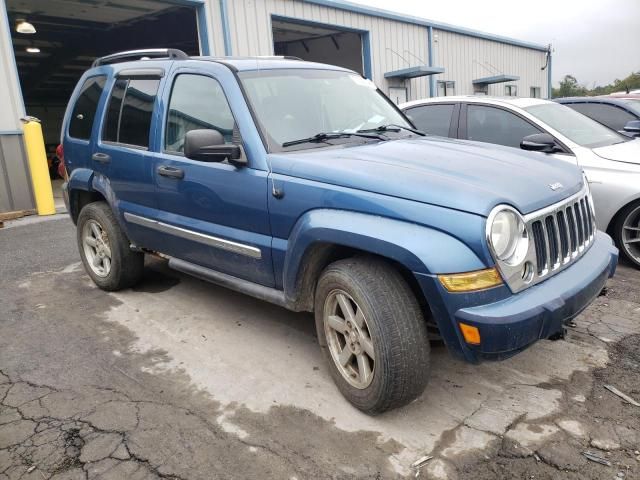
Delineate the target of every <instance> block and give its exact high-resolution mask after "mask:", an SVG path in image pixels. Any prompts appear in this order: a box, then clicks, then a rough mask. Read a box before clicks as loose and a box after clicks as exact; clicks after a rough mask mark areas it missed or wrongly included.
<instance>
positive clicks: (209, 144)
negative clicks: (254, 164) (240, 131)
mask: <svg viewBox="0 0 640 480" xmlns="http://www.w3.org/2000/svg"><path fill="white" fill-rule="evenodd" d="M184 156H185V157H187V158H190V159H191V160H198V161H201V162H223V161H224V160H228V161H229V163H232V164H234V165H237V166H240V165H245V164H246V160H243V159H242V152H241V150H240V146H239V145H234V144H229V143H225V141H224V137H223V136H222V134H221V133H220V132H219V131H217V130H211V129H201V130H190V131H188V132H187V134H186V135H185V138H184Z"/></svg>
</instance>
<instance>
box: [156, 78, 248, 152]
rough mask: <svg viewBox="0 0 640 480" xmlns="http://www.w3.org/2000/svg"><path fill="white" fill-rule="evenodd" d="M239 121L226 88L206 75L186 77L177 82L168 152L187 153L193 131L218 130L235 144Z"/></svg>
mask: <svg viewBox="0 0 640 480" xmlns="http://www.w3.org/2000/svg"><path fill="white" fill-rule="evenodd" d="M234 126H235V121H234V119H233V115H232V113H231V108H229V103H228V102H227V98H226V97H225V94H224V91H223V90H222V87H221V86H220V84H219V83H218V81H217V80H215V79H213V78H211V77H205V76H203V75H192V74H182V75H178V77H177V78H176V80H175V82H174V84H173V89H172V90H171V99H170V100H169V113H168V116H167V129H166V133H165V142H164V143H165V145H164V148H165V151H167V152H180V153H181V152H183V151H184V137H185V135H186V134H187V132H189V131H190V130H198V129H209V130H217V131H218V132H220V133H221V134H222V136H223V137H224V139H225V141H226V142H227V143H232V137H233V131H234Z"/></svg>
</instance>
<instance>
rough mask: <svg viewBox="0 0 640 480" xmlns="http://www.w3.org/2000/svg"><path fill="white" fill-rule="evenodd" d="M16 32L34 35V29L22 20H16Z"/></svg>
mask: <svg viewBox="0 0 640 480" xmlns="http://www.w3.org/2000/svg"><path fill="white" fill-rule="evenodd" d="M16 32H18V33H25V34H27V35H31V34H33V33H36V27H34V26H33V25H32V24H30V23H29V22H27V21H26V20H25V19H24V18H19V19H18V20H16Z"/></svg>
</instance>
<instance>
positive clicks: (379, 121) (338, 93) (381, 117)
mask: <svg viewBox="0 0 640 480" xmlns="http://www.w3.org/2000/svg"><path fill="white" fill-rule="evenodd" d="M239 75H240V79H241V81H242V84H243V86H244V90H245V92H246V95H247V97H248V101H249V102H250V104H251V106H252V108H253V110H254V112H255V115H256V116H257V120H258V123H259V128H260V129H261V130H262V133H263V136H264V137H265V138H266V139H267V141H268V143H269V151H281V150H283V144H285V143H287V142H292V141H295V140H300V139H305V138H310V137H313V136H314V135H318V134H319V133H338V132H346V133H355V132H357V131H358V130H368V129H375V128H377V127H381V126H384V125H389V124H393V125H397V126H400V127H407V128H411V125H410V124H409V123H408V122H407V121H406V120H405V118H404V117H403V115H402V114H401V113H400V112H399V111H398V110H396V108H395V107H394V106H393V105H392V104H391V102H390V101H389V100H388V99H387V98H386V97H385V96H384V95H382V94H381V93H380V92H379V91H378V90H377V89H376V86H375V85H374V84H373V82H371V81H369V80H366V79H364V78H362V77H361V76H359V75H356V74H354V73H350V72H343V71H335V70H315V69H277V70H259V71H258V70H256V71H250V72H240V74H239ZM398 130H399V129H398ZM410 134H411V133H410V132H407V131H405V130H401V133H395V135H410ZM385 135H386V134H385ZM325 138H326V137H325ZM339 141H340V142H363V141H372V139H371V138H369V139H367V138H365V137H363V136H350V137H347V136H345V137H341V139H340V140H339ZM373 141H378V139H377V138H375V137H374V138H373ZM316 145H322V143H316ZM298 148H301V147H298ZM302 148H304V147H302Z"/></svg>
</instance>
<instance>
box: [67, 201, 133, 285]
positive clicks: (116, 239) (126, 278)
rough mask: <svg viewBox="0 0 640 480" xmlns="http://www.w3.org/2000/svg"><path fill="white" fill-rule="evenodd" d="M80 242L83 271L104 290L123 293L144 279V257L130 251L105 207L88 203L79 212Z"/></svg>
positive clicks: (78, 231)
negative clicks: (125, 289) (123, 290)
mask: <svg viewBox="0 0 640 480" xmlns="http://www.w3.org/2000/svg"><path fill="white" fill-rule="evenodd" d="M77 240H78V248H79V250H80V257H81V258H82V263H83V264H84V268H85V270H86V271H87V273H88V274H89V276H90V277H91V279H92V280H93V281H94V283H95V284H96V285H97V286H98V287H100V288H101V289H103V290H108V291H115V290H121V289H123V288H128V287H132V286H133V285H135V284H136V283H138V281H139V280H140V278H142V272H143V269H144V254H142V253H139V252H134V251H132V250H131V248H130V243H129V240H128V239H127V237H126V236H125V234H124V232H123V231H122V229H121V228H120V225H119V224H118V222H117V221H116V219H115V217H114V216H113V213H112V212H111V209H110V208H109V206H108V205H107V204H106V203H104V202H94V203H89V204H88V205H86V206H85V207H84V208H83V209H82V210H81V211H80V215H78V224H77Z"/></svg>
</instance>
